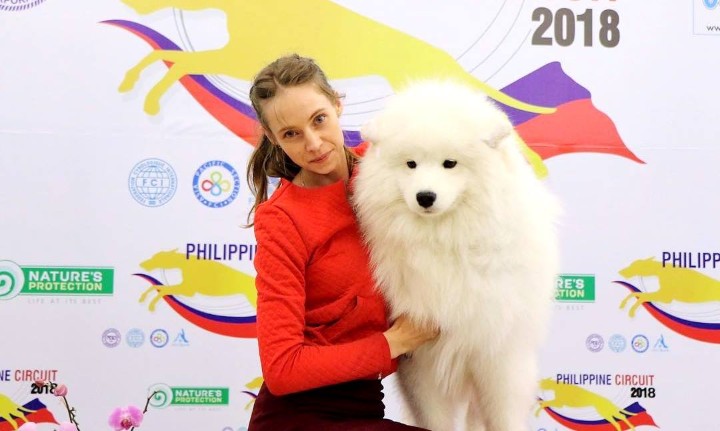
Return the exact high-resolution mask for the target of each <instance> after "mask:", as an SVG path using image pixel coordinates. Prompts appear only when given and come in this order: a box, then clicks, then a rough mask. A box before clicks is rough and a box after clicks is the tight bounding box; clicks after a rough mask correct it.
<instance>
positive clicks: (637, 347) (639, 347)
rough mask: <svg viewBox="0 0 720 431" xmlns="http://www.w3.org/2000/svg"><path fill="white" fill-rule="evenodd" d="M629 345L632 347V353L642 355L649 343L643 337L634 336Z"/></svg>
mask: <svg viewBox="0 0 720 431" xmlns="http://www.w3.org/2000/svg"><path fill="white" fill-rule="evenodd" d="M630 345H631V346H632V348H633V350H634V351H636V352H638V353H644V352H645V351H647V349H648V347H650V341H649V340H648V339H647V337H646V336H644V335H636V336H634V337H633V339H632V342H631V343H630Z"/></svg>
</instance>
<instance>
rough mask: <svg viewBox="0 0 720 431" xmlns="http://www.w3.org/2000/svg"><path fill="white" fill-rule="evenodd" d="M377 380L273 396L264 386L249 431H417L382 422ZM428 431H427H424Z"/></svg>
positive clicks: (382, 414) (381, 395) (256, 402)
mask: <svg viewBox="0 0 720 431" xmlns="http://www.w3.org/2000/svg"><path fill="white" fill-rule="evenodd" d="M382 389H383V387H382V383H381V382H380V380H355V381H352V382H348V383H341V384H339V385H332V386H326V387H322V388H318V389H312V390H309V391H304V392H298V393H294V394H289V395H283V396H275V395H273V394H271V393H270V391H268V390H267V387H266V386H265V385H264V384H263V385H262V387H261V388H260V393H259V394H258V397H257V399H256V400H255V406H254V407H253V412H252V416H251V417H250V425H249V426H248V431H302V430H313V431H318V430H322V431H412V430H415V431H419V430H424V428H417V427H413V426H410V425H404V424H401V423H399V422H394V421H391V420H389V419H384V418H383V416H384V415H385V404H383V402H382V399H383V393H382ZM425 431H427V430H425Z"/></svg>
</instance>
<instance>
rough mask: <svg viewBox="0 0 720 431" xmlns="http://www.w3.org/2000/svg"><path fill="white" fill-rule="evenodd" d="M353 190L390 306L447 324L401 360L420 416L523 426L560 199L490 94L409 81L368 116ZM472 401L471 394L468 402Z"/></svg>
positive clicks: (495, 427)
mask: <svg viewBox="0 0 720 431" xmlns="http://www.w3.org/2000/svg"><path fill="white" fill-rule="evenodd" d="M362 134H363V138H364V139H366V140H368V141H370V142H371V143H372V146H371V147H370V149H369V150H368V152H367V154H366V155H365V157H364V158H363V159H362V161H361V162H360V168H359V172H358V176H357V178H356V180H355V191H354V195H353V199H354V204H355V206H356V209H357V213H358V217H359V220H360V225H361V228H362V230H363V234H364V235H365V238H366V240H367V242H368V245H369V248H370V254H371V261H372V264H373V270H374V273H375V277H376V279H377V282H378V284H379V286H380V288H381V289H382V292H383V293H384V294H385V296H386V298H387V300H388V302H389V304H390V306H391V309H392V313H393V317H397V316H399V315H401V314H406V315H408V316H409V317H410V318H411V319H413V320H414V321H417V322H422V323H425V324H432V325H437V327H439V328H440V336H439V337H438V339H437V340H435V341H433V342H430V343H428V344H426V345H424V346H422V347H421V348H419V349H418V350H416V351H415V352H414V353H413V354H412V355H411V356H410V357H408V358H405V360H403V361H401V364H400V369H399V382H400V386H401V387H402V389H403V392H404V394H405V396H406V399H407V401H408V405H409V407H410V408H411V410H412V413H413V415H414V416H415V419H416V422H417V423H418V425H420V426H422V427H426V428H429V429H431V430H433V431H441V430H452V429H454V418H455V417H456V416H457V413H458V411H461V412H464V411H466V415H465V416H466V417H465V429H467V430H472V431H475V430H482V429H485V430H487V431H520V430H527V428H528V425H527V424H528V418H529V413H530V410H531V409H532V406H533V403H534V402H535V395H536V392H537V382H538V378H537V375H536V374H537V365H536V363H537V356H538V352H537V351H538V347H539V344H540V343H541V341H542V338H543V335H544V332H545V327H546V326H547V325H546V321H547V319H548V317H549V313H550V310H551V308H552V302H551V300H552V297H553V293H554V286H555V278H556V275H557V260H558V257H557V256H558V252H557V239H556V233H555V218H556V214H557V213H558V211H557V208H558V207H557V204H556V201H555V199H554V198H553V196H552V195H551V194H549V193H548V192H547V191H546V190H545V188H544V186H543V184H542V183H541V182H540V181H539V180H538V179H537V178H536V177H535V175H534V174H533V171H532V169H531V167H530V166H529V165H528V163H527V162H526V160H525V159H524V158H523V156H522V154H521V152H520V149H519V139H520V138H519V137H518V136H517V135H516V133H515V131H514V130H513V127H512V124H511V123H510V121H509V120H508V118H507V116H506V115H505V114H504V113H503V112H502V111H501V110H500V109H498V108H497V107H496V106H495V105H494V104H493V103H491V102H490V101H489V100H488V99H487V98H486V97H485V96H484V95H482V94H480V93H477V92H475V90H473V89H470V88H468V87H464V86H461V85H459V84H454V83H452V82H444V81H426V82H418V83H415V84H413V85H411V86H410V87H409V88H407V89H406V90H405V91H404V92H402V93H400V94H398V95H396V96H394V97H393V98H392V99H391V100H390V101H389V102H388V105H387V106H386V108H385V109H384V110H383V111H382V112H380V113H379V114H378V115H377V116H376V117H375V118H373V119H372V120H371V121H370V122H369V123H368V124H367V125H366V126H365V127H364V128H363V129H362ZM464 406H467V410H465V409H464V408H462V407H464Z"/></svg>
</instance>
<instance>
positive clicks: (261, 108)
mask: <svg viewBox="0 0 720 431" xmlns="http://www.w3.org/2000/svg"><path fill="white" fill-rule="evenodd" d="M250 100H251V102H252V104H253V108H254V109H255V112H256V114H257V117H258V119H259V121H260V124H261V125H262V129H263V133H264V134H263V137H262V140H261V142H260V143H259V145H258V147H257V148H256V150H255V152H254V153H253V155H252V156H251V158H250V162H249V166H248V181H249V182H250V183H251V188H252V189H253V192H254V193H255V198H256V201H255V205H254V206H253V208H252V210H251V216H252V214H253V213H254V226H255V236H256V238H257V241H258V252H257V255H256V257H255V268H256V270H257V278H256V287H257V290H258V309H257V316H258V322H257V328H258V343H259V349H260V362H261V365H262V369H263V377H264V379H265V383H264V384H263V386H262V388H261V390H260V393H259V395H258V398H257V400H256V401H255V406H254V409H253V414H252V417H251V420H250V427H249V428H250V431H263V430H272V431H277V430H301V429H312V430H333V429H337V430H343V431H345V430H355V429H357V430H413V429H415V430H418V429H419V428H415V427H410V426H407V425H403V424H399V423H397V422H393V421H390V420H387V419H383V415H384V405H383V403H382V397H383V395H382V384H381V382H380V379H381V378H382V377H384V376H386V375H388V374H390V373H392V372H394V371H395V369H396V363H395V360H396V358H397V357H398V356H400V355H403V354H405V353H408V352H411V351H413V350H414V349H416V348H417V347H419V346H420V345H422V344H423V343H425V342H427V341H429V340H431V339H432V338H434V337H435V336H437V332H436V331H435V330H433V329H428V328H417V327H414V326H413V325H411V324H410V323H409V322H408V321H406V320H405V319H403V318H399V319H398V320H397V321H395V323H394V324H393V325H392V326H391V327H390V328H388V324H387V320H386V307H385V303H384V301H383V298H382V297H381V296H380V294H379V293H378V291H377V290H376V289H375V286H374V284H373V279H372V274H371V271H370V268H369V258H368V255H367V250H366V248H365V247H364V244H363V243H362V239H361V235H360V232H359V230H358V226H357V224H356V221H355V216H354V214H353V212H352V208H351V206H350V204H349V202H348V193H349V190H350V186H349V182H350V179H351V176H352V171H353V167H354V165H355V161H356V158H355V156H354V155H353V154H352V153H351V152H350V151H349V150H348V149H347V148H346V147H345V143H344V138H343V133H342V128H341V127H340V122H339V116H340V113H341V112H342V104H341V102H340V97H339V95H338V94H337V92H335V91H334V90H333V89H332V88H331V87H330V85H329V83H328V81H327V78H326V77H325V74H324V73H323V71H322V70H321V69H320V68H319V67H318V66H317V65H316V64H315V62H314V61H313V60H311V59H308V58H303V57H300V56H297V55H290V56H287V57H282V58H280V59H278V60H276V61H274V62H273V63H271V64H270V65H268V66H267V67H265V68H264V69H263V70H262V71H260V73H259V74H258V75H257V77H256V78H255V80H254V82H253V85H252V88H251V90H250ZM268 177H279V178H280V185H279V188H278V189H277V190H276V191H275V192H274V193H273V195H272V197H270V198H268V197H267V190H268Z"/></svg>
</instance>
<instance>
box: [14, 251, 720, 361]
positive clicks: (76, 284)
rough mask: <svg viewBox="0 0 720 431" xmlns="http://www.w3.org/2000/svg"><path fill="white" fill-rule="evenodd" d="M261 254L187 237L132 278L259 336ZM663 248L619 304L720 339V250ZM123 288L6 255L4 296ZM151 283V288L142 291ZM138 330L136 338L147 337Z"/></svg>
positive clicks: (631, 280) (636, 339) (590, 297)
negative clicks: (257, 266)
mask: <svg viewBox="0 0 720 431" xmlns="http://www.w3.org/2000/svg"><path fill="white" fill-rule="evenodd" d="M256 252H257V244H240V243H238V244H235V243H229V244H216V243H186V244H184V249H183V250H182V251H180V250H179V248H175V249H172V250H165V251H158V252H155V253H154V254H151V253H149V255H150V254H151V255H150V257H149V258H148V257H147V256H145V257H144V258H140V259H138V266H139V267H140V268H141V269H142V271H138V272H137V273H133V274H128V277H130V276H133V277H135V278H136V279H138V280H142V281H144V282H146V283H147V284H146V285H145V286H144V287H142V286H141V289H139V290H138V291H137V292H138V294H139V302H141V303H146V304H147V309H148V311H149V312H154V311H155V309H156V308H157V307H158V306H159V304H158V303H159V302H160V301H163V305H164V306H169V307H170V308H172V309H173V310H174V311H176V312H177V313H178V314H179V315H181V316H182V317H184V318H185V320H187V321H188V322H190V323H192V324H193V325H195V326H197V327H200V328H202V329H205V330H207V331H209V332H213V333H216V334H220V335H225V336H231V337H239V338H253V337H254V336H255V307H256V301H257V292H256V291H255V285H254V282H255V280H254V277H253V276H251V275H249V274H247V273H245V272H243V271H240V270H238V269H236V268H234V267H233V265H234V264H236V263H238V262H242V261H252V260H253V258H254V255H255V253H256ZM659 255H660V256H661V258H660V259H656V258H647V259H638V260H635V261H633V262H631V263H630V265H628V266H627V267H625V268H623V269H621V270H619V272H618V274H619V275H620V276H621V277H622V278H624V280H620V279H618V280H613V281H612V284H613V285H615V286H616V287H617V288H618V289H620V290H622V288H624V289H626V290H627V294H626V296H625V297H622V294H619V293H618V294H617V295H619V296H617V295H616V296H617V297H618V301H619V303H618V308H619V309H622V310H627V311H624V312H623V313H622V314H620V315H619V316H621V315H625V316H626V317H625V318H629V319H633V318H635V317H636V315H637V314H638V313H641V312H643V313H649V315H650V316H652V317H653V318H654V319H655V320H656V321H657V322H658V323H660V324H661V325H662V326H664V327H665V328H666V329H669V330H671V331H673V332H675V333H677V334H679V335H682V336H684V337H687V338H689V339H693V340H697V341H701V342H704V343H712V344H720V323H717V322H716V321H715V320H714V316H715V315H717V311H718V310H717V301H718V300H719V299H720V293H719V292H720V289H718V287H719V286H720V280H717V279H715V278H712V277H711V276H709V275H707V274H705V273H704V272H703V271H705V270H708V269H713V268H717V267H720V252H696V253H691V252H670V251H663V252H661V253H660V254H659ZM701 270H702V271H701ZM114 286H115V269H114V268H112V267H79V266H78V267H69V266H47V265H46V266H40V265H22V266H20V265H18V264H16V263H15V262H12V261H10V260H0V301H7V300H12V299H13V298H15V297H17V296H23V297H26V298H27V300H28V303H30V304H43V303H45V302H48V303H60V299H58V298H63V299H62V301H63V304H68V305H75V304H98V303H100V298H102V297H112V296H113V295H114V290H115V289H114ZM207 286H212V288H213V291H212V292H209V291H208V290H207ZM142 289H145V290H144V291H142V292H141V290H142ZM603 292H606V293H609V292H611V291H610V290H607V289H604V290H603ZM197 294H199V295H197ZM596 296H597V292H596V277H595V275H590V274H561V275H560V276H559V277H558V279H557V286H556V296H555V301H556V307H557V308H558V310H564V311H573V310H582V309H583V307H584V305H585V304H592V303H595V302H596ZM621 297H622V298H623V299H622V300H620V298H621ZM641 307H642V308H641ZM113 334H114V336H112V335H113ZM113 334H109V335H108V337H107V340H106V341H107V343H108V344H109V345H112V344H114V343H119V338H120V336H119V332H113ZM155 335H156V337H155V338H157V340H155V342H156V343H158V344H163V343H167V342H169V336H168V334H167V333H165V334H164V336H162V335H163V334H160V333H156V334H155ZM128 337H129V338H132V339H135V338H137V334H135V335H133V336H132V337H131V336H130V335H128ZM158 337H159V338H158ZM651 337H652V338H653V339H652V340H650V339H649V338H648V336H646V335H642V334H637V335H635V336H631V337H630V340H629V347H631V348H632V349H633V350H635V351H636V352H638V353H642V352H644V351H646V350H648V349H651V350H652V351H668V350H669V346H668V345H667V340H665V339H664V338H663V336H662V335H651ZM143 338H144V335H143ZM151 338H152V337H151ZM113 340H115V341H113ZM608 342H609V344H608V347H609V348H610V349H611V350H613V351H616V352H620V351H623V350H624V346H625V345H626V344H627V342H626V341H625V340H624V338H623V337H621V336H612V337H610V339H609V340H608ZM651 343H652V345H651ZM604 346H605V341H604V338H603V337H601V336H600V335H598V334H593V335H590V336H589V337H588V339H587V341H586V347H587V348H588V349H589V350H590V351H592V352H599V351H600V350H602V348H603V347H604Z"/></svg>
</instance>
